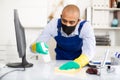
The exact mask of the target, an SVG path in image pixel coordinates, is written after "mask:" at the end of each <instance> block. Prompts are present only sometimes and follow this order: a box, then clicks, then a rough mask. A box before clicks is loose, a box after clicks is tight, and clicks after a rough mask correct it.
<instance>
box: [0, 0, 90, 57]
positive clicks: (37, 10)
mask: <svg viewBox="0 0 120 80" xmlns="http://www.w3.org/2000/svg"><path fill="white" fill-rule="evenodd" d="M60 1H63V5H61V6H59V5H58V4H59V2H60ZM67 4H76V5H78V7H79V8H80V10H81V18H83V17H84V10H85V8H86V7H88V6H90V0H0V46H1V47H0V50H6V54H5V56H7V58H8V57H9V58H10V57H11V59H12V58H13V57H14V56H13V55H16V53H17V50H14V49H16V39H15V31H14V22H13V21H14V18H13V9H18V10H19V11H18V12H19V17H20V20H21V23H22V25H23V26H24V27H25V32H26V41H27V52H29V49H28V48H29V45H30V44H31V43H32V42H33V41H34V40H35V39H36V38H37V37H38V35H39V34H40V33H41V31H42V29H41V28H40V27H42V28H43V27H44V26H45V24H46V23H47V20H48V19H47V17H48V16H49V14H50V13H51V12H52V11H54V10H55V7H56V6H58V8H56V11H55V14H54V17H60V14H61V11H62V9H63V7H64V6H66V5H67ZM49 45H50V46H51V48H50V52H51V53H53V54H52V55H55V54H54V47H55V41H54V40H53V39H51V40H50V43H49ZM10 46H13V47H10ZM10 48H11V49H10ZM14 53H15V54H14ZM8 54H9V55H8ZM10 55H11V56H10ZM16 56H18V55H16ZM3 58H4V57H3Z"/></svg>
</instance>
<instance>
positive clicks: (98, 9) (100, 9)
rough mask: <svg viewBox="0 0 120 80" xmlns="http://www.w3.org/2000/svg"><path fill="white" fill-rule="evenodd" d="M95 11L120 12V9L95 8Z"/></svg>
mask: <svg viewBox="0 0 120 80" xmlns="http://www.w3.org/2000/svg"><path fill="white" fill-rule="evenodd" d="M93 9H94V10H95V11H120V8H93Z"/></svg>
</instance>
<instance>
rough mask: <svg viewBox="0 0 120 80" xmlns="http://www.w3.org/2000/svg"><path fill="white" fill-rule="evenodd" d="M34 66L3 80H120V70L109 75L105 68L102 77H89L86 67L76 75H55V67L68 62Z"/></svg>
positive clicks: (9, 69) (9, 75)
mask: <svg viewBox="0 0 120 80" xmlns="http://www.w3.org/2000/svg"><path fill="white" fill-rule="evenodd" d="M31 62H32V63H33V64H34V66H33V67H32V68H26V70H25V71H15V72H12V73H9V74H7V75H6V76H4V77H3V78H2V80H119V79H120V78H119V75H120V73H117V72H120V68H119V69H118V70H119V71H118V70H117V72H116V71H115V72H112V73H107V71H106V69H105V68H104V69H103V70H101V76H98V75H89V74H87V73H86V69H87V68H88V67H85V68H83V69H81V71H80V72H78V73H77V74H74V75H70V74H69V75H68V74H59V73H55V72H54V69H55V67H59V66H60V65H61V64H63V63H65V62H66V61H52V62H50V63H44V62H42V61H39V60H35V61H31ZM11 70H14V68H8V67H6V68H3V69H1V70H0V76H1V75H2V73H5V72H7V71H11Z"/></svg>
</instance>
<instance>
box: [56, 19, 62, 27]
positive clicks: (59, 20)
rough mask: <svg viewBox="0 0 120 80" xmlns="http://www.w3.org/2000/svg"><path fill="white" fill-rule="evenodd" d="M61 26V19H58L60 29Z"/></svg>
mask: <svg viewBox="0 0 120 80" xmlns="http://www.w3.org/2000/svg"><path fill="white" fill-rule="evenodd" d="M61 26H62V24H61V19H58V23H57V28H58V29H60V27H61Z"/></svg>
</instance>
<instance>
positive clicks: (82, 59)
mask: <svg viewBox="0 0 120 80" xmlns="http://www.w3.org/2000/svg"><path fill="white" fill-rule="evenodd" d="M88 62H89V59H88V57H87V56H86V55H85V54H81V55H80V56H79V57H78V58H76V59H75V60H74V61H69V62H67V63H65V64H63V65H62V66H60V67H59V69H60V70H69V69H79V68H82V67H84V66H85V65H86V64H88Z"/></svg>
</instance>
